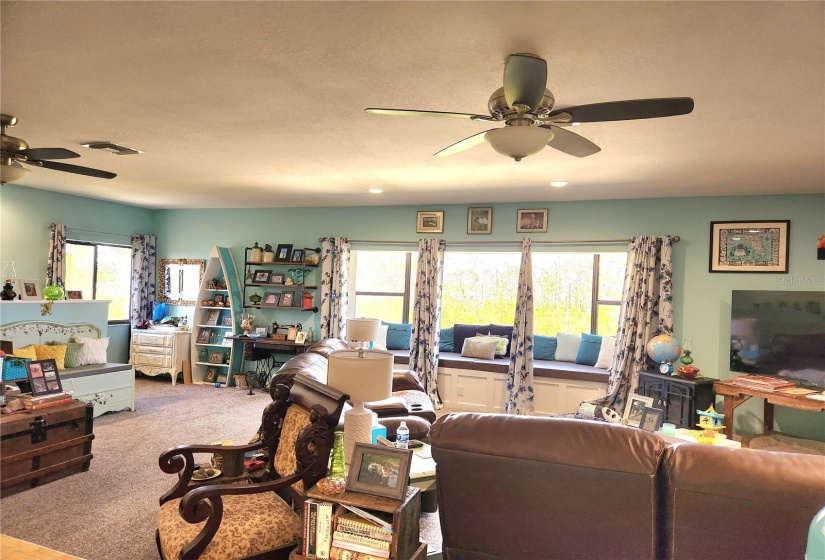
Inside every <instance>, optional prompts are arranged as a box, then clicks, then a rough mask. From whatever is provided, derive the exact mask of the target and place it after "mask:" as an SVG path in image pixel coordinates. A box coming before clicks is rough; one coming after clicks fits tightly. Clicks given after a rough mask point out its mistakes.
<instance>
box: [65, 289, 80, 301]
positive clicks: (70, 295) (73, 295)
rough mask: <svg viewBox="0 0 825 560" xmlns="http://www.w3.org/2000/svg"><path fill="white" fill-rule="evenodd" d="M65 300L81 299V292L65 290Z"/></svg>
mask: <svg viewBox="0 0 825 560" xmlns="http://www.w3.org/2000/svg"><path fill="white" fill-rule="evenodd" d="M66 299H83V292H82V291H80V290H67V291H66Z"/></svg>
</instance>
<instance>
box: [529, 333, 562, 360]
mask: <svg viewBox="0 0 825 560" xmlns="http://www.w3.org/2000/svg"><path fill="white" fill-rule="evenodd" d="M533 359H534V360H550V361H553V360H555V359H556V337H555V336H544V335H542V334H537V335H534V336H533Z"/></svg>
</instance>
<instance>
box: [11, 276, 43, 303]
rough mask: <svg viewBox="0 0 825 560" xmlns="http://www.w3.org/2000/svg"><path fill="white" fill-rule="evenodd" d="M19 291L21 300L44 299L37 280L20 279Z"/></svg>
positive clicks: (18, 282)
mask: <svg viewBox="0 0 825 560" xmlns="http://www.w3.org/2000/svg"><path fill="white" fill-rule="evenodd" d="M17 291H18V292H19V293H20V299H43V296H42V295H41V293H40V284H38V283H37V280H26V279H23V278H18V279H17Z"/></svg>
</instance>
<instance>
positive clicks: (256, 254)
mask: <svg viewBox="0 0 825 560" xmlns="http://www.w3.org/2000/svg"><path fill="white" fill-rule="evenodd" d="M262 260H263V251H261V248H260V247H258V242H257V241H256V242H255V245H253V246H252V249H250V250H249V262H256V263H259V262H261V261H262Z"/></svg>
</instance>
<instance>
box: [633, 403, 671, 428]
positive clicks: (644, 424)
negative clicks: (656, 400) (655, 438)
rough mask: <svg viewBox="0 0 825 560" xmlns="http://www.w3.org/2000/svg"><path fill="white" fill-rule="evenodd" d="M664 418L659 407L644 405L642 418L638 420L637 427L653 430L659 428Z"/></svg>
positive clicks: (662, 411)
mask: <svg viewBox="0 0 825 560" xmlns="http://www.w3.org/2000/svg"><path fill="white" fill-rule="evenodd" d="M664 419H665V411H664V410H662V409H661V408H653V407H649V406H646V407H645V408H644V410H643V411H642V418H641V420H639V427H640V428H641V429H643V430H645V431H646V432H655V431H658V430H659V429H661V427H662V423H663V422H664Z"/></svg>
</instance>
